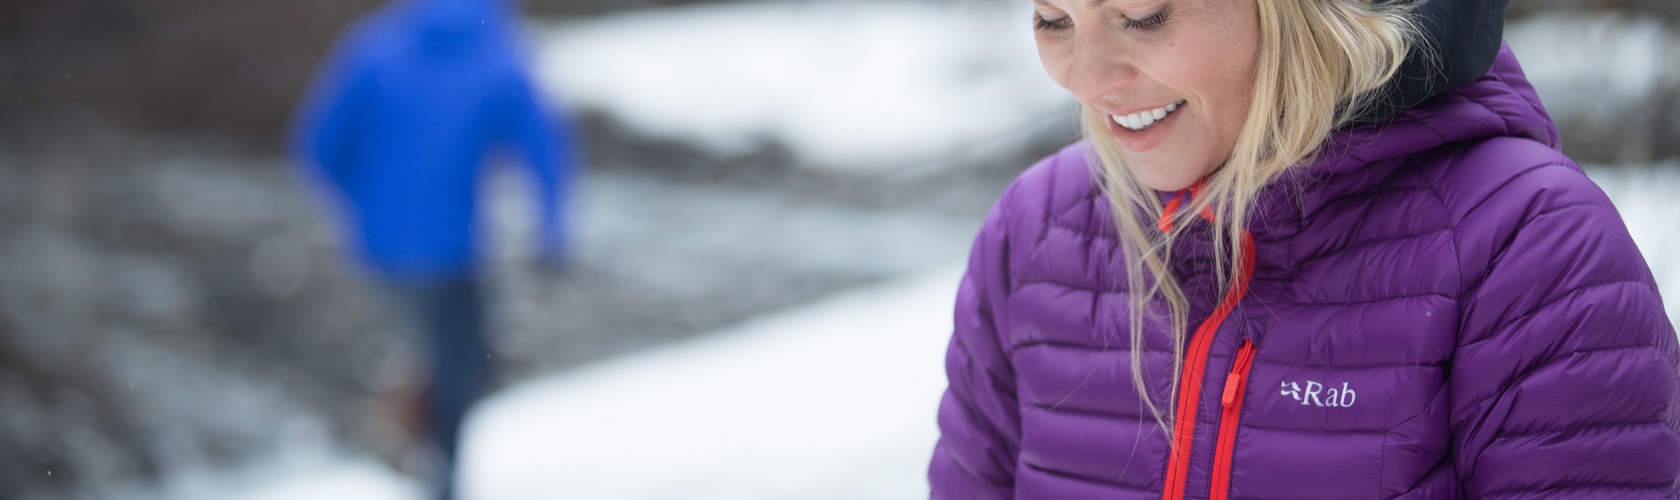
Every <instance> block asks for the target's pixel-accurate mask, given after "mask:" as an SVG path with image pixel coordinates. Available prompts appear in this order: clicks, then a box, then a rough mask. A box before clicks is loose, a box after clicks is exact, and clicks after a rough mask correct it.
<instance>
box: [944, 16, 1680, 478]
mask: <svg viewBox="0 0 1680 500" xmlns="http://www.w3.org/2000/svg"><path fill="white" fill-rule="evenodd" d="M1023 1H1027V0H1023ZM1031 4H1032V7H1033V9H1034V14H1033V25H1034V26H1033V27H1034V32H1035V37H1036V40H1037V44H1038V49H1039V55H1040V58H1041V60H1042V62H1043V64H1044V67H1045V69H1046V70H1047V71H1048V72H1049V74H1050V76H1051V77H1052V79H1054V80H1055V81H1056V82H1057V83H1058V84H1060V85H1061V86H1063V87H1065V88H1067V89H1068V90H1069V91H1071V93H1072V94H1073V97H1074V98H1075V99H1076V100H1078V101H1079V102H1080V103H1081V104H1082V105H1083V110H1084V120H1083V124H1084V130H1085V140H1084V141H1081V142H1079V143H1077V144H1074V145H1072V146H1070V147H1068V148H1066V149H1064V150H1063V151H1061V152H1059V153H1056V154H1054V155H1051V156H1050V157H1048V158H1046V159H1044V160H1043V161H1041V162H1039V163H1038V164H1036V165H1034V166H1032V167H1031V168H1030V169H1028V170H1027V171H1026V172H1024V173H1023V174H1021V176H1020V177H1019V178H1018V179H1017V180H1016V181H1015V182H1014V183H1013V184H1012V185H1011V186H1010V187H1009V188H1008V190H1007V191H1006V192H1005V193H1004V194H1003V196H1002V198H1001V199H1000V200H999V201H998V203H997V205H996V206H995V207H994V208H993V210H992V212H991V214H990V216H989V217H988V220H987V222H986V223H985V225H984V226H983V228H982V229H981V230H980V234H979V236H978V237H977V239H976V241H975V243H974V246H973V250H972V253H971V258H970V264H969V268H968V272H967V274H966V276H965V277H964V278H963V280H962V282H961V285H960V288H959V294H958V299H957V309H956V316H955V332H954V334H953V335H952V338H951V342H950V348H949V351H948V354H947V358H946V368H947V369H946V373H947V376H948V377H949V383H950V385H949V388H948V389H947V391H946V393H945V397H944V398H943V400H942V402H941V403H940V409H939V413H938V422H939V426H940V429H941V437H940V439H939V442H938V444H937V445H936V447H935V451H934V456H933V459H932V462H931V466H930V470H929V479H930V482H931V486H932V496H933V497H934V498H949V499H962V500H975V499H988V498H1022V499H1029V498H1031V499H1040V498H1042V499H1050V498H1054V499H1072V498H1167V499H1178V498H1211V499H1223V498H1397V497H1404V498H1495V497H1497V498H1527V497H1560V498H1561V497H1569V498H1676V497H1680V368H1677V366H1680V349H1677V347H1676V338H1675V331H1674V328H1673V325H1671V324H1670V322H1669V320H1668V317H1667V315H1665V314H1664V312H1663V306H1662V301H1661V300H1660V298H1659V296H1658V292H1657V288H1656V284H1655V283H1654V281H1653V279H1652V275H1651V272H1650V270H1649V269H1648V268H1647V266H1646V261H1645V259H1644V258H1642V256H1641V255H1640V253H1639V249H1638V248H1635V246H1634V243H1633V241H1632V239H1630V237H1629V236H1628V232H1627V229H1626V227H1625V226H1624V224H1623V222H1622V219H1621V217H1620V215H1619V214H1618V213H1617V211H1616V209H1615V207H1613V206H1612V205H1611V203H1610V200H1609V199H1608V198H1606V197H1605V195H1604V193H1603V192H1602V191H1600V190H1599V188H1598V187H1597V186H1596V185H1594V184H1593V182H1592V181H1590V180H1589V179H1588V178H1587V176H1586V175H1585V174H1584V173H1583V171H1582V170H1581V168H1580V167H1578V166H1577V165H1576V163H1575V162H1574V161H1572V160H1571V159H1570V158H1568V157H1567V156H1565V155H1564V154H1562V153H1561V152H1560V150H1559V138H1558V132H1557V129H1556V127H1555V126H1554V125H1553V123H1552V120H1551V119H1550V118H1549V116H1548V115H1547V113H1546V110H1545V108H1544V107H1543V106H1542V105H1541V102H1540V100H1539V98H1538V97H1537V96H1536V94H1535V92H1534V89H1533V87H1532V86H1531V85H1530V84H1529V83H1528V81H1527V79H1526V77H1525V76H1524V74H1523V71H1522V69H1521V67H1520V66H1519V65H1518V63H1517V58H1516V56H1515V55H1513V54H1512V52H1511V51H1510V49H1509V48H1507V47H1505V46H1504V45H1503V43H1502V42H1501V40H1500V36H1501V35H1500V33H1501V30H1502V15H1503V9H1504V6H1505V2H1504V1H1489V0H1432V1H1427V2H1423V1H1418V2H1412V1H1378V2H1376V3H1375V4H1373V2H1372V1H1371V0H1107V1H1095V2H1091V1H1087V0H1031Z"/></svg>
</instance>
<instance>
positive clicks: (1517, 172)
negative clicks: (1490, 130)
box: [1428, 138, 1643, 287]
mask: <svg viewBox="0 0 1680 500" xmlns="http://www.w3.org/2000/svg"><path fill="white" fill-rule="evenodd" d="M1436 154H1443V156H1448V158H1446V159H1438V161H1435V163H1433V164H1431V171H1430V173H1428V174H1430V176H1431V186H1433V188H1435V191H1436V195H1438V196H1440V198H1441V203H1445V205H1446V213H1448V216H1450V220H1452V225H1453V228H1455V240H1457V247H1458V252H1460V255H1458V257H1460V265H1462V277H1463V284H1465V285H1467V287H1473V285H1477V284H1478V282H1480V280H1482V279H1483V277H1485V275H1487V273H1488V270H1490V267H1494V265H1495V263H1499V265H1507V267H1509V265H1530V263H1524V262H1522V258H1520V257H1524V255H1537V253H1547V252H1559V250H1566V248H1571V250H1574V248H1579V250H1583V252H1588V253H1584V255H1581V258H1586V262H1599V263H1604V265H1609V267H1616V268H1621V265H1613V263H1616V262H1628V260H1631V262H1630V263H1640V265H1641V267H1643V258H1641V257H1640V253H1638V248H1635V247H1633V240H1631V237H1628V230H1626V227H1625V225H1623V221H1621V215H1620V213H1618V211H1616V208H1614V205H1613V203H1611V201H1609V196H1606V195H1604V191H1603V190H1599V188H1598V185H1596V183H1593V180H1589V178H1588V176H1586V171H1584V169H1581V166H1578V164H1576V163H1574V161H1572V159H1569V156H1564V154H1562V153H1561V151H1557V149H1552V148H1549V146H1546V144H1541V143H1537V141H1532V139H1522V138H1495V139H1485V141H1477V143H1467V144H1463V146H1462V148H1455V151H1443V153H1436ZM1586 262H1583V263H1586ZM1536 263H1537V262H1536ZM1569 268H1572V270H1583V268H1581V267H1569ZM1593 268H1598V267H1593ZM1530 270H1532V272H1541V273H1544V272H1562V270H1564V268H1556V270H1552V268H1530ZM1616 273H1618V275H1625V277H1626V273H1635V275H1636V273H1641V272H1638V270H1631V268H1621V270H1620V272H1616ZM1601 279H1609V277H1601Z"/></svg>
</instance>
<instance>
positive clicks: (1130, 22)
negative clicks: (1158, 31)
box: [1125, 8, 1167, 30]
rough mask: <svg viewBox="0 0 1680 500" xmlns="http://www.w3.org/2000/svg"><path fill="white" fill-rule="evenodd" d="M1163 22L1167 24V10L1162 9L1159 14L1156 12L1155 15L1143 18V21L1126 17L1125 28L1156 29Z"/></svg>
mask: <svg viewBox="0 0 1680 500" xmlns="http://www.w3.org/2000/svg"><path fill="white" fill-rule="evenodd" d="M1165 22H1167V9H1164V8H1163V9H1161V10H1160V11H1159V12H1156V13H1155V15H1152V16H1149V17H1145V18H1143V19H1132V18H1130V17H1128V18H1126V24H1125V26H1126V28H1127V29H1140V30H1148V29H1154V28H1158V27H1160V26H1161V24H1162V23H1165Z"/></svg>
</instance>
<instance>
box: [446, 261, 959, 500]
mask: <svg viewBox="0 0 1680 500" xmlns="http://www.w3.org/2000/svg"><path fill="white" fill-rule="evenodd" d="M960 268H961V266H960V265H956V264H953V265H947V266H942V267H939V268H937V269H933V270H929V271H925V272H922V273H918V274H916V275H912V276H910V277H907V278H904V279H901V280H896V281H893V282H889V283H886V284H883V285H876V286H870V287H867V288H863V289H858V290H854V291H850V292H845V293H841V294H839V295H836V296H833V297H830V298H827V299H823V300H820V301H818V302H816V303H814V304H810V305H807V306H801V307H798V308H795V309H792V310H789V311H784V312H779V313H773V314H770V315H766V316H763V317H760V318H756V319H753V320H750V321H747V322H746V323H743V324H741V325H739V326H735V327H731V328H726V329H724V330H721V331H717V332H713V333H710V334H707V335H704V336H702V337H700V338H698V339H696V340H693V341H688V342H682V343H679V344H674V345H668V346H664V347H660V348H656V349H653V350H649V351H646V352H642V353H638V354H635V355H632V356H627V357H623V358H620V359H616V360H612V361H607V362H604V363H600V364H597V365H594V366H591V367H589V368H586V369H583V370H578V371H575V372H571V373H568V374H565V375H561V376H556V377H552V378H549V379H546V380H539V381H535V382H532V383H528V384H525V385H523V386H521V387H517V388H514V389H512V390H509V391H505V392H504V393H502V394H500V395H498V396H497V397H496V398H495V399H493V400H491V401H488V402H487V403H485V404H484V405H483V406H482V407H480V408H479V409H478V411H477V413H476V414H475V416H474V417H473V420H472V422H471V425H470V428H469V430H468V433H467V436H468V437H467V439H468V440H469V443H468V444H467V446H466V451H465V455H466V458H465V460H466V461H467V465H466V466H465V468H464V470H463V471H462V472H463V475H464V479H463V482H464V484H463V488H464V490H465V492H466V493H468V498H482V499H514V498H549V497H552V496H554V495H556V494H560V493H564V496H567V497H571V498H592V499H664V498H669V499H677V498H682V499H711V498H716V499H755V498H763V499H770V498H809V499H836V500H838V499H871V498H879V499H888V498H917V497H925V496H926V494H927V492H926V486H925V485H924V482H925V481H924V480H923V479H922V477H923V476H922V474H923V470H924V467H925V464H926V462H927V459H928V457H929V454H930V453H931V451H932V446H933V442H934V440H935V439H936V437H937V431H936V429H935V424H934V418H933V417H934V409H935V408H936V405H937V403H938V399H939V395H940V392H941V391H942V390H943V389H944V372H943V362H942V359H943V354H944V348H945V342H946V340H947V339H948V337H949V332H950V328H951V320H950V308H951V304H952V303H953V301H954V298H955V290H956V287H955V285H956V282H957V279H958V276H959V270H960Z"/></svg>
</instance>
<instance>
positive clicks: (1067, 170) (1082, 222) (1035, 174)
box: [992, 141, 1113, 240]
mask: <svg viewBox="0 0 1680 500" xmlns="http://www.w3.org/2000/svg"><path fill="white" fill-rule="evenodd" d="M1091 157H1092V152H1091V150H1090V147H1089V146H1088V145H1087V144H1086V143H1085V142H1083V141H1081V142H1078V143H1074V144H1072V145H1069V146H1067V147H1065V148H1062V150H1060V151H1057V152H1056V153H1053V154H1051V155H1049V156H1046V157H1044V158H1043V159H1040V160H1039V161H1038V162H1036V163H1034V164H1033V165H1032V166H1031V167H1028V168H1027V169H1026V170H1025V171H1023V172H1022V173H1021V175H1020V176H1017V177H1016V178H1015V181H1014V182H1012V183H1011V184H1010V185H1009V187H1008V188H1006V189H1005V190H1004V193H1003V196H1002V197H1000V198H999V199H998V202H997V206H996V207H994V208H993V213H992V217H993V218H998V219H1002V220H1001V221H1000V222H1004V223H1005V224H1006V225H1007V226H1008V227H1010V228H1011V230H1010V231H1009V232H1010V234H1011V235H1012V236H1014V237H1016V238H1021V237H1028V238H1030V239H1033V240H1042V239H1043V238H1044V236H1045V234H1046V233H1047V232H1049V231H1050V230H1051V228H1060V229H1063V230H1070V231H1073V232H1075V233H1081V234H1086V235H1094V234H1096V233H1104V234H1105V235H1106V236H1107V237H1109V238H1112V237H1113V229H1112V228H1109V227H1108V226H1109V225H1110V224H1109V223H1108V222H1107V221H1108V220H1109V217H1108V216H1107V206H1106V205H1105V204H1104V203H1103V202H1102V195H1101V194H1100V192H1099V191H1098V189H1097V186H1096V183H1095V180H1094V179H1093V178H1092V174H1091V163H1090V162H1091Z"/></svg>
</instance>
